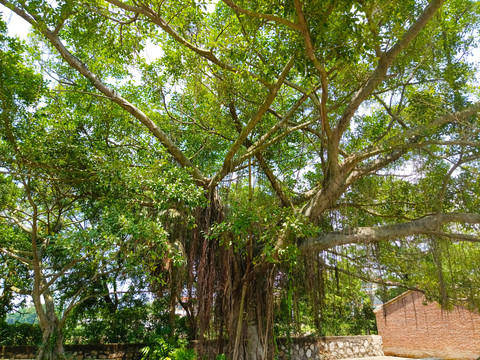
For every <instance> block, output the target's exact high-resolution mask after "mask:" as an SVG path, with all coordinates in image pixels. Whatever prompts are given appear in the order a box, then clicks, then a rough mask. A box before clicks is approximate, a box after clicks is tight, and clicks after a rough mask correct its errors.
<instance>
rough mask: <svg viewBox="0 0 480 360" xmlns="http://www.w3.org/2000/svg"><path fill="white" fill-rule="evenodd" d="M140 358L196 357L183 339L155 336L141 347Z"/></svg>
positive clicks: (175, 359) (181, 359) (172, 359)
mask: <svg viewBox="0 0 480 360" xmlns="http://www.w3.org/2000/svg"><path fill="white" fill-rule="evenodd" d="M142 354H143V356H142V360H195V359H196V358H197V356H196V354H195V351H194V350H193V349H189V348H187V341H186V340H184V339H180V338H178V337H176V338H168V337H160V336H159V337H156V338H154V339H153V340H152V342H151V343H150V344H149V345H148V346H146V347H144V348H142Z"/></svg>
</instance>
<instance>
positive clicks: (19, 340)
mask: <svg viewBox="0 0 480 360" xmlns="http://www.w3.org/2000/svg"><path fill="white" fill-rule="evenodd" d="M41 342H42V331H41V329H40V326H39V325H38V324H27V323H13V324H9V323H7V322H5V321H0V346H25V345H39V344H40V343H41Z"/></svg>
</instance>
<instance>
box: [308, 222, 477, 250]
mask: <svg viewBox="0 0 480 360" xmlns="http://www.w3.org/2000/svg"><path fill="white" fill-rule="evenodd" d="M448 223H464V224H466V223H469V224H480V214H469V213H446V214H436V215H430V216H426V217H424V218H422V219H418V220H413V221H410V222H405V223H401V224H392V225H384V226H378V227H359V228H353V229H347V230H343V231H333V232H330V233H326V234H321V235H320V236H318V237H310V238H306V239H303V240H302V241H301V242H300V244H299V248H300V250H301V251H302V252H310V251H322V250H325V249H329V248H332V247H334V246H339V245H345V244H357V243H371V242H377V241H385V240H393V239H399V238H404V237H406V236H412V235H428V234H432V233H438V229H439V228H440V227H441V226H442V225H445V224H448ZM441 235H442V236H450V237H452V238H455V237H457V238H467V237H466V235H463V234H448V233H441ZM470 241H471V240H470Z"/></svg>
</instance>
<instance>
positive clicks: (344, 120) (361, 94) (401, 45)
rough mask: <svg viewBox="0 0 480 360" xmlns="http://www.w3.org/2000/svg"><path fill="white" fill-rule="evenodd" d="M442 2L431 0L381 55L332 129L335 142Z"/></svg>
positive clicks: (440, 0)
mask: <svg viewBox="0 0 480 360" xmlns="http://www.w3.org/2000/svg"><path fill="white" fill-rule="evenodd" d="M443 2H444V0H432V1H430V3H429V4H428V5H427V7H426V8H425V10H424V11H423V13H422V14H421V15H420V16H419V17H418V19H417V21H416V22H415V23H414V24H413V25H412V26H410V28H409V29H408V30H407V31H406V32H405V34H404V35H403V37H402V38H401V39H400V40H399V41H398V42H397V43H396V44H395V45H394V46H392V47H391V48H390V50H388V51H387V52H385V53H383V54H382V56H381V57H380V60H379V61H378V65H377V68H376V69H375V70H374V72H373V74H372V75H371V76H370V78H369V80H368V81H367V83H366V84H365V86H364V87H363V88H361V89H360V90H359V91H358V92H357V93H356V94H355V95H354V96H353V98H352V99H351V100H350V103H349V104H348V106H347V108H346V109H345V112H344V113H343V115H342V117H341V119H340V120H339V122H338V125H337V127H336V128H335V129H334V132H335V141H336V142H338V141H340V137H341V136H342V134H343V133H344V132H345V130H346V129H347V127H348V124H349V122H350V120H351V118H352V117H353V115H354V114H355V112H356V111H357V109H358V107H359V106H360V104H362V103H363V102H364V101H365V100H366V99H367V98H368V97H369V96H370V95H371V94H372V93H373V91H374V90H375V89H376V88H377V87H378V85H380V84H381V83H382V82H383V80H385V78H386V75H387V71H388V69H389V68H390V66H391V65H392V64H393V62H394V61H395V59H396V58H397V56H398V55H399V54H400V53H401V52H402V51H403V50H404V49H405V48H406V47H407V46H408V45H409V44H410V43H411V42H412V40H413V39H415V37H416V36H417V35H418V34H419V32H420V31H421V30H422V29H423V28H424V27H425V26H426V25H427V24H428V22H429V21H430V20H431V19H432V18H433V16H434V15H435V13H436V12H437V11H438V10H439V9H440V7H441V6H442V4H443Z"/></svg>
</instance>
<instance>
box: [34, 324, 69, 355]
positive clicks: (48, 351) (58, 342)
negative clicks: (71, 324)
mask: <svg viewBox="0 0 480 360" xmlns="http://www.w3.org/2000/svg"><path fill="white" fill-rule="evenodd" d="M63 359H66V358H65V351H64V348H63V334H62V331H61V329H60V328H59V327H58V323H52V324H51V326H50V327H49V328H48V329H46V330H44V331H43V341H42V345H40V348H39V349H38V354H37V357H36V360H63Z"/></svg>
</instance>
